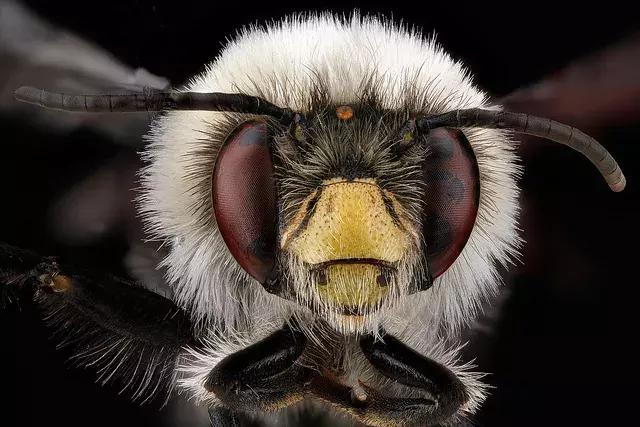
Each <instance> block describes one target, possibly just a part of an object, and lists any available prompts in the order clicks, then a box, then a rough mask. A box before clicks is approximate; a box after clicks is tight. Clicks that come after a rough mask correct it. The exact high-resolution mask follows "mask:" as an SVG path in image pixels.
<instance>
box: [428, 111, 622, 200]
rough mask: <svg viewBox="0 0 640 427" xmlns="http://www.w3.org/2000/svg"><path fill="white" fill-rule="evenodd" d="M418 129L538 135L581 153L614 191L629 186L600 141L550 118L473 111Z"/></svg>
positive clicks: (434, 120) (438, 119)
mask: <svg viewBox="0 0 640 427" xmlns="http://www.w3.org/2000/svg"><path fill="white" fill-rule="evenodd" d="M416 126H417V127H418V128H419V129H420V130H422V131H428V130H430V129H434V128H437V127H443V126H450V127H479V128H489V129H491V128H497V129H509V130H513V131H515V132H519V133H524V134H527V135H533V136H539V137H542V138H546V139H549V140H551V141H554V142H558V143H560V144H564V145H567V146H569V147H571V148H573V149H574V150H576V151H578V152H580V153H582V154H583V155H584V156H585V157H586V158H587V159H589V161H591V163H593V165H594V166H595V167H596V168H598V171H600V174H601V175H602V176H603V177H604V179H605V181H607V184H609V187H610V188H611V189H612V190H613V191H615V192H619V191H622V190H624V188H625V186H626V183H627V180H626V178H625V177H624V174H623V173H622V170H621V169H620V166H619V165H618V163H617V162H616V160H615V159H614V158H613V156H611V154H610V153H609V152H608V151H607V149H606V148H604V147H603V146H602V145H600V143H598V141H596V140H595V139H593V138H591V137H590V136H589V135H587V134H585V133H584V132H582V131H580V130H579V129H576V128H574V127H571V126H568V125H565V124H562V123H559V122H556V121H554V120H551V119H546V118H542V117H536V116H531V115H529V114H523V113H511V112H508V111H494V110H483V109H480V108H470V109H465V110H454V111H450V112H447V113H444V114H440V115H437V116H431V117H424V118H421V119H418V120H416Z"/></svg>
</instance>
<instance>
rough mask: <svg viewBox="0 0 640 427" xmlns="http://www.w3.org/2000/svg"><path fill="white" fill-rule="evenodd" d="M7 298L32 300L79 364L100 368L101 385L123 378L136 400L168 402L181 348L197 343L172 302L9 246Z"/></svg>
mask: <svg viewBox="0 0 640 427" xmlns="http://www.w3.org/2000/svg"><path fill="white" fill-rule="evenodd" d="M0 293H1V294H2V295H3V298H2V299H3V300H4V301H5V302H7V301H8V302H12V301H15V300H23V301H24V300H31V299H33V300H34V301H35V302H36V303H37V304H38V305H39V306H40V307H41V308H42V309H43V311H44V314H45V317H46V319H47V322H48V323H49V324H50V325H51V326H52V327H53V328H54V335H55V336H56V338H58V339H59V341H60V343H61V345H63V346H69V347H70V348H72V349H73V351H74V354H73V356H72V359H73V360H74V361H75V362H76V363H77V364H78V365H81V366H92V367H94V368H96V369H97V370H98V373H99V381H101V382H102V383H106V382H108V381H111V380H116V379H119V380H120V381H119V382H120V383H121V385H122V387H123V390H124V389H126V390H128V391H129V392H130V393H131V394H132V397H133V398H134V399H137V400H143V401H144V400H148V399H150V398H152V397H155V396H156V395H159V394H164V396H165V397H168V394H169V393H168V392H169V391H170V390H171V388H172V386H173V380H174V375H175V372H174V371H175V366H176V363H177V360H178V357H179V353H180V350H181V347H182V346H183V345H187V344H191V343H193V335H192V328H191V323H190V321H189V317H188V316H187V315H186V313H184V312H183V311H182V310H181V309H179V308H178V307H176V306H175V305H174V304H173V302H171V301H170V300H168V299H166V298H164V297H162V296H160V295H158V294H155V293H153V292H151V291H148V290H147V289H144V288H142V287H140V286H139V285H137V284H136V283H133V282H131V281H129V280H126V279H121V278H118V277H114V276H112V275H109V274H100V273H94V272H88V271H82V270H81V269H78V268H76V267H73V266H70V265H67V264H65V263H63V262H60V261H58V260H56V259H54V258H51V257H41V256H38V255H36V254H34V253H32V252H29V251H25V250H22V249H18V248H15V247H12V246H9V245H6V244H2V243H0Z"/></svg>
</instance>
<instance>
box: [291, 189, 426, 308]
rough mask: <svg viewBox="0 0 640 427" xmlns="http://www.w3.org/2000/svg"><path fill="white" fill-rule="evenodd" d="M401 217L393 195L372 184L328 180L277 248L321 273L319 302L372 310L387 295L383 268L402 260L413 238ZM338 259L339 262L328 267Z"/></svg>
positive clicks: (399, 208)
mask: <svg viewBox="0 0 640 427" xmlns="http://www.w3.org/2000/svg"><path fill="white" fill-rule="evenodd" d="M318 193H319V194H320V196H319V197H317V195H318ZM383 195H384V196H383ZM385 197H386V199H387V203H389V201H391V204H392V206H393V208H394V211H395V212H396V213H397V216H396V217H395V218H394V217H393V216H392V215H391V214H390V212H389V210H388V207H387V206H386V205H385ZM314 199H317V200H316V202H315V207H314V208H313V211H312V212H309V209H311V206H310V203H311V201H312V200H314ZM404 217H405V215H404V211H403V209H402V207H401V206H400V204H399V203H398V202H397V201H396V200H395V198H394V197H393V195H391V194H390V193H388V192H384V190H382V189H381V188H380V187H379V186H378V185H377V184H376V182H375V181H374V180H373V179H360V180H355V181H346V180H344V179H332V180H328V181H325V182H324V183H323V186H322V188H321V189H319V190H317V191H314V192H313V193H312V194H310V195H309V196H308V197H307V198H306V199H305V200H304V202H303V203H302V206H301V208H300V210H299V211H298V212H297V214H296V215H295V216H294V218H293V219H292V220H291V222H290V223H289V225H288V227H287V228H286V229H285V230H284V232H283V234H282V239H281V245H282V248H283V249H284V250H288V251H292V252H293V253H295V254H296V255H297V256H298V257H299V258H300V259H301V260H302V261H303V262H305V263H307V264H309V265H310V266H311V268H312V269H314V268H318V269H321V270H322V273H323V274H324V280H322V284H319V285H318V289H317V291H318V293H319V295H320V297H321V298H322V299H324V300H326V301H327V302H331V303H333V304H335V305H338V306H341V307H346V308H349V307H362V306H373V305H375V304H377V303H379V302H380V301H381V300H382V299H383V298H384V296H385V295H386V294H387V293H388V288H387V286H386V283H384V280H382V281H381V280H380V276H381V275H382V274H383V271H382V267H381V265H384V266H393V265H394V263H397V262H398V261H400V260H401V259H402V258H403V257H404V256H405V255H406V254H407V251H408V250H409V249H410V247H411V246H412V245H413V244H414V239H415V238H417V237H416V236H417V233H416V232H415V230H414V229H413V227H412V225H411V224H410V223H409V222H408V221H407V220H406V219H405V218H404ZM336 260H341V261H339V262H337V263H336V262H334V263H330V261H336ZM348 260H351V261H348ZM328 262H329V264H327V266H322V264H323V263H328ZM378 264H380V265H378Z"/></svg>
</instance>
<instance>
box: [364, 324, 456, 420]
mask: <svg viewBox="0 0 640 427" xmlns="http://www.w3.org/2000/svg"><path fill="white" fill-rule="evenodd" d="M360 347H361V348H362V351H363V352H364V355H365V356H366V357H367V359H368V360H369V362H370V363H371V364H372V365H373V366H374V367H375V368H376V369H377V370H378V371H379V372H380V373H382V374H383V375H384V376H386V377H388V378H391V379H393V380H395V381H397V382H398V383H400V384H403V385H405V386H408V387H412V388H416V389H419V390H423V391H425V392H426V393H425V397H410V398H409V397H408V398H399V397H391V396H385V395H384V394H382V393H380V392H379V391H376V390H373V389H371V388H369V387H367V386H366V385H363V387H364V388H365V390H366V391H367V394H368V403H367V418H368V419H370V420H371V421H374V422H375V425H419V426H434V425H439V424H440V423H443V422H445V421H446V420H447V419H449V418H450V417H451V416H452V415H454V414H455V413H456V412H457V410H458V409H459V408H460V406H462V405H463V404H464V403H466V402H467V400H468V395H467V392H466V390H465V386H464V384H463V383H462V382H461V381H460V379H459V378H458V377H457V376H456V375H455V374H454V373H453V372H451V371H450V370H449V369H447V368H446V367H445V366H443V365H441V364H440V363H438V362H436V361H434V360H431V359H429V358H427V357H424V356H422V355H421V354H419V353H417V352H416V351H414V350H412V349H411V348H409V347H408V346H406V345H405V344H403V343H402V342H400V341H399V340H398V339H396V338H394V337H393V336H391V335H386V334H384V333H383V334H382V340H376V339H375V338H374V337H373V336H365V337H363V338H362V339H361V340H360Z"/></svg>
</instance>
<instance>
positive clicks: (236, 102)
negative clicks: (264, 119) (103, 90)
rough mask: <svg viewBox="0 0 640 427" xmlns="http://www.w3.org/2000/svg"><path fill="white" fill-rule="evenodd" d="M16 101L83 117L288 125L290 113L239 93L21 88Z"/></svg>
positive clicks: (265, 101)
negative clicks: (218, 117) (220, 117)
mask: <svg viewBox="0 0 640 427" xmlns="http://www.w3.org/2000/svg"><path fill="white" fill-rule="evenodd" d="M14 96H15V98H16V99H17V100H18V101H22V102H27V103H30V104H35V105H39V106H40V107H44V108H48V109H51V110H59V111H77V112H86V113H105V112H106V113H108V112H112V113H116V112H117V113H131V112H148V111H163V110H201V111H230V112H237V113H246V114H258V115H266V116H272V117H274V118H276V119H278V120H280V121H282V122H285V123H290V122H291V120H293V112H292V111H291V110H289V109H287V108H281V107H278V106H277V105H274V104H272V103H270V102H269V101H267V100H265V99H262V98H259V97H257V96H251V95H244V94H239V93H216V92H211V93H199V92H175V91H168V92H163V91H156V90H152V89H151V90H150V89H145V90H144V91H143V92H141V93H130V94H122V95H115V94H104V95H70V94H65V93H57V92H49V91H46V90H44V89H38V88H35V87H29V86H22V87H20V88H18V89H17V90H16V91H15V92H14Z"/></svg>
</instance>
